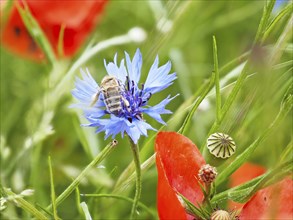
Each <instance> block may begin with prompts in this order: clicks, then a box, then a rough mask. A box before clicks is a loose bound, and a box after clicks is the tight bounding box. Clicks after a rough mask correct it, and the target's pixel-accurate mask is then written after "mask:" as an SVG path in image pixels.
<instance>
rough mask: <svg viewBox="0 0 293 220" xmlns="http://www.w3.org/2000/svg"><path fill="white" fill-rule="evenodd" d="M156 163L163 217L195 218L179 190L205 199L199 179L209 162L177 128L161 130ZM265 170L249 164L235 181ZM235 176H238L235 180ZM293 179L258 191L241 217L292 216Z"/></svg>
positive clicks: (193, 198)
mask: <svg viewBox="0 0 293 220" xmlns="http://www.w3.org/2000/svg"><path fill="white" fill-rule="evenodd" d="M155 150H156V163H157V170H158V189H157V190H158V191H157V201H158V205H157V207H158V214H159V217H160V219H194V218H193V217H192V216H190V215H188V214H187V213H186V212H185V209H184V208H183V206H182V205H181V203H180V201H179V199H178V197H177V194H178V193H180V194H182V195H184V196H185V197H186V198H187V199H188V200H189V201H191V202H192V203H193V204H194V205H197V204H200V203H202V201H203V198H204V196H203V193H202V191H201V189H200V187H199V185H198V181H197V179H196V177H197V173H198V171H199V169H200V167H201V166H202V165H203V164H205V161H204V159H203V157H202V156H201V154H200V152H199V150H198V149H197V147H196V146H195V145H194V144H193V143H192V142H191V141H190V140H189V139H188V138H186V137H184V136H182V135H180V134H177V133H175V132H160V133H159V134H158V136H157V138H156V143H155ZM245 168H246V172H245V173H247V171H252V172H253V175H252V174H251V176H250V177H248V176H247V175H246V177H245V178H243V179H242V178H241V179H240V178H237V177H239V175H241V173H242V174H243V170H245ZM263 172H264V169H263V168H262V167H259V166H256V165H252V164H246V165H244V166H243V167H242V168H240V169H239V170H238V171H236V173H235V174H234V175H233V176H232V185H234V184H237V185H238V184H240V183H242V182H243V181H247V180H250V179H251V178H253V177H252V176H258V175H260V174H261V173H263ZM233 179H234V180H233ZM292 201H293V180H292V179H290V178H286V179H284V180H282V181H280V182H279V183H277V184H275V185H272V186H269V187H267V188H265V189H262V190H260V191H258V192H257V193H256V194H255V195H254V196H253V197H252V198H251V199H250V200H249V201H248V202H247V203H246V204H245V205H244V207H243V209H242V211H241V213H240V216H239V217H240V219H241V220H247V219H254V220H258V219H292V217H293V202H292Z"/></svg>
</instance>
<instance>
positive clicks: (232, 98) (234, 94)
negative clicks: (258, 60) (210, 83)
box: [200, 0, 275, 158]
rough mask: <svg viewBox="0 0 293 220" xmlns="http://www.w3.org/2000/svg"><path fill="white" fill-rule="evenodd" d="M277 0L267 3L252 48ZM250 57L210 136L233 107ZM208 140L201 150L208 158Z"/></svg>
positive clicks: (244, 77)
mask: <svg viewBox="0 0 293 220" xmlns="http://www.w3.org/2000/svg"><path fill="white" fill-rule="evenodd" d="M274 3H275V0H272V1H270V2H269V3H268V5H266V6H265V7H264V12H263V15H262V18H261V21H260V24H259V26H258V30H257V34H256V37H255V40H254V43H253V46H252V48H253V47H254V46H255V45H256V44H257V43H259V41H260V39H261V38H262V36H263V32H264V29H265V28H266V24H267V22H268V19H269V16H270V14H271V12H272V8H273V6H274ZM250 59H251V58H249V59H248V61H247V62H246V64H245V66H244V67H243V69H242V72H241V73H240V75H239V77H238V79H237V81H236V84H235V86H234V88H233V90H232V91H231V93H230V95H229V96H228V98H227V100H226V102H225V103H224V105H223V108H222V110H221V117H220V118H219V120H218V121H215V123H214V124H213V125H212V128H211V129H210V131H209V133H208V136H210V135H211V134H212V133H214V132H215V131H216V130H218V128H219V127H220V124H221V123H222V121H223V120H224V118H225V116H226V115H227V113H228V111H229V109H230V108H231V106H232V104H233V103H234V101H235V99H236V97H237V95H238V93H239V91H240V89H241V88H242V86H243V84H244V81H245V79H246V77H247V72H248V68H249V65H250ZM206 139H207V138H206ZM205 145H206V142H205V143H204V144H203V145H202V146H201V148H200V151H201V152H202V153H203V156H204V157H205V158H206V157H207V155H208V154H209V152H208V150H207V148H206V147H205Z"/></svg>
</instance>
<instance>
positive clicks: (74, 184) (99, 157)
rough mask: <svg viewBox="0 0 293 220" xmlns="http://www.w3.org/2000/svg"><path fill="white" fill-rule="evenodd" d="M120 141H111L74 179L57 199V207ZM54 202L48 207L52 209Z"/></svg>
mask: <svg viewBox="0 0 293 220" xmlns="http://www.w3.org/2000/svg"><path fill="white" fill-rule="evenodd" d="M117 144H118V142H117V141H116V140H113V141H112V142H111V143H109V144H108V145H107V146H106V147H105V148H104V149H103V150H102V151H101V152H100V153H99V154H98V155H97V156H96V158H95V159H94V160H93V161H92V162H91V163H90V164H89V165H88V166H87V167H86V168H85V169H84V170H83V171H82V172H81V174H79V176H78V177H76V178H75V180H73V182H72V183H71V184H70V185H69V186H68V187H67V188H66V189H65V190H64V191H63V193H61V195H60V196H58V197H57V199H56V207H57V206H58V205H60V203H62V202H63V201H64V200H65V199H66V198H67V197H68V196H69V195H70V194H71V193H72V192H73V191H74V190H75V188H76V187H77V186H78V185H79V184H80V182H81V180H82V179H83V178H84V177H85V176H86V175H87V174H88V173H89V172H90V171H91V170H92V169H93V168H94V167H95V166H96V165H97V164H99V163H100V162H101V161H102V160H103V159H104V158H106V157H107V156H108V155H109V154H110V153H111V152H112V150H113V149H114V146H116V145H117ZM51 208H52V204H51V205H49V206H48V207H47V209H51Z"/></svg>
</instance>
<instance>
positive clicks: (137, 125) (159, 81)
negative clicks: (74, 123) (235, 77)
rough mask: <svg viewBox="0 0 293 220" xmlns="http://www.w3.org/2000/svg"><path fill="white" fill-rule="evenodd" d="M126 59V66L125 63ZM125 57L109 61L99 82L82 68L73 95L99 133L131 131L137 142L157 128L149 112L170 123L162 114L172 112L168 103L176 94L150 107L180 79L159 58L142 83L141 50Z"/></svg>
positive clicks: (76, 105) (128, 132) (130, 133)
mask: <svg viewBox="0 0 293 220" xmlns="http://www.w3.org/2000/svg"><path fill="white" fill-rule="evenodd" d="M125 60H126V65H125ZM125 60H124V59H122V60H121V62H120V65H118V63H117V54H116V55H115V57H114V62H110V63H106V61H105V62H104V63H105V68H106V70H107V73H108V75H106V76H105V77H104V78H103V80H102V82H101V84H100V85H98V84H97V83H96V81H95V80H94V79H93V77H92V76H91V74H90V73H89V72H88V70H86V72H84V71H82V70H81V74H82V79H80V78H78V77H77V78H76V82H75V88H74V89H73V91H72V95H73V96H74V97H75V98H76V99H77V100H78V101H79V103H76V104H74V105H73V106H74V107H78V108H81V109H83V111H84V116H85V117H86V119H87V120H88V121H89V124H85V125H84V126H90V127H97V130H96V131H97V133H99V132H103V131H104V132H105V134H106V135H105V138H108V137H109V136H112V138H114V137H115V136H116V135H117V134H118V133H121V136H122V137H123V136H124V134H125V133H127V134H128V135H129V136H130V137H131V139H132V140H133V142H134V143H137V142H138V139H139V138H140V136H141V135H144V136H147V130H149V129H150V130H155V129H154V128H153V127H152V126H151V125H149V124H148V123H147V122H146V121H145V120H144V118H143V115H145V114H146V115H149V116H150V117H152V118H154V119H156V120H157V121H158V122H160V123H161V124H166V123H165V122H164V121H163V119H162V118H161V114H171V113H172V112H171V111H169V110H167V109H165V106H166V105H167V104H168V103H169V102H170V101H171V100H172V99H174V98H175V97H176V96H177V95H176V96H174V97H171V96H170V95H169V96H168V97H167V98H165V99H164V100H162V101H161V102H160V103H158V104H157V105H155V106H149V105H148V101H149V99H150V98H151V96H152V95H153V94H155V93H157V92H160V91H161V90H163V89H165V88H167V87H168V86H170V85H171V84H173V81H174V80H175V79H176V78H177V77H176V73H171V74H169V72H170V70H171V63H170V62H167V63H166V64H165V65H163V66H160V67H159V66H158V65H159V58H158V56H157V57H156V59H155V61H154V63H153V65H152V66H151V69H150V70H149V73H148V76H147V79H146V81H145V83H143V84H139V80H140V76H141V66H142V55H141V53H140V51H139V49H137V51H136V53H135V55H134V57H133V59H132V60H131V59H130V57H129V55H128V53H126V52H125Z"/></svg>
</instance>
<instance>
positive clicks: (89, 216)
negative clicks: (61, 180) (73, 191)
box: [80, 202, 92, 220]
mask: <svg viewBox="0 0 293 220" xmlns="http://www.w3.org/2000/svg"><path fill="white" fill-rule="evenodd" d="M80 206H81V208H82V210H83V212H84V215H85V219H86V220H92V216H91V214H90V212H89V209H88V207H87V204H86V203H85V202H82V203H80Z"/></svg>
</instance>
